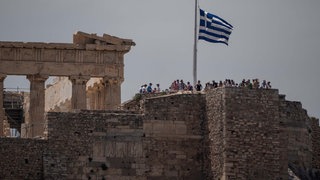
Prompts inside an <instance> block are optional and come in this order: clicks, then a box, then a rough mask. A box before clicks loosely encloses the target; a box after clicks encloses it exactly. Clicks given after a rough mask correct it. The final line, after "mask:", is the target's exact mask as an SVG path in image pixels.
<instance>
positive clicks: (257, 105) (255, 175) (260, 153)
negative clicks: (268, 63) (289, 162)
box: [207, 88, 286, 179]
mask: <svg viewBox="0 0 320 180" xmlns="http://www.w3.org/2000/svg"><path fill="white" fill-rule="evenodd" d="M207 104H208V105H207V111H208V121H209V124H210V125H209V129H210V135H209V137H210V139H211V144H212V146H211V147H212V149H211V153H212V155H211V160H212V165H213V166H212V170H213V172H214V179H219V178H221V179H277V178H284V179H286V177H285V174H286V172H281V171H280V170H281V169H284V168H283V167H281V165H282V164H281V163H279V160H280V155H281V152H282V151H285V149H284V148H283V147H281V146H280V138H279V136H280V131H279V130H280V125H279V124H280V118H279V94H278V91H277V90H260V89H258V90H250V89H244V88H222V89H215V90H213V91H211V92H208V93H207ZM211 121H212V123H211ZM211 129H213V131H211Z"/></svg>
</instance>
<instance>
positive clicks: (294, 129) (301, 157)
mask: <svg viewBox="0 0 320 180" xmlns="http://www.w3.org/2000/svg"><path fill="white" fill-rule="evenodd" d="M132 45H134V43H133V42H132V41H131V40H125V39H120V38H116V37H111V36H109V35H103V36H102V37H99V36H96V35H94V34H85V33H81V32H78V33H77V34H75V36H74V43H73V44H46V43H40V44H39V43H11V42H1V43H0V65H1V66H0V73H1V76H0V77H1V79H0V80H1V81H0V86H1V90H2V89H3V80H4V79H5V77H6V75H11V74H19V75H22V74H23V75H27V78H28V79H29V80H30V84H31V85H30V96H29V98H30V100H29V102H30V103H29V106H30V107H29V108H26V109H29V110H27V111H28V112H29V115H30V117H28V118H27V119H28V120H26V122H25V126H30V127H32V128H29V129H28V128H25V129H28V132H26V133H25V134H27V136H25V137H26V138H11V137H0V179H1V180H2V179H4V180H12V179H14V180H24V179H41V180H42V179H69V180H78V179H81V180H88V179H98V180H106V179H112V180H162V179H169V180H176V179H177V180H178V179H179V180H180V179H185V180H211V179H214V180H270V179H271V180H281V179H282V180H286V179H308V180H311V179H320V141H319V139H320V127H319V120H318V119H317V118H314V117H309V116H308V114H307V111H306V110H305V109H303V107H302V104H301V103H300V102H295V101H288V100H286V99H285V95H282V94H279V91H278V90H277V89H259V88H253V89H250V88H244V87H218V88H214V89H210V90H207V91H204V92H184V93H173V94H164V93H158V94H139V95H138V96H137V97H139V98H134V99H132V100H131V101H130V102H127V103H124V104H122V105H121V109H118V108H116V107H118V106H119V105H120V85H121V82H122V81H123V80H124V77H123V55H124V53H126V52H128V51H129V50H130V47H131V46H132ZM49 76H58V78H56V80H55V81H54V82H53V84H52V85H49V86H48V87H47V88H46V92H45V90H44V88H45V87H44V82H45V80H46V79H47V78H48V77H49ZM70 87H71V91H69V90H70ZM58 90H60V92H59V91H58ZM57 97H58V98H57ZM61 97H62V98H61ZM0 98H1V100H3V93H0ZM45 99H47V101H50V102H45ZM0 102H1V104H0V105H1V109H3V107H4V105H3V101H0ZM45 111H48V112H47V113H45V114H44V112H45ZM0 112H1V116H2V118H3V117H5V113H6V112H5V111H0ZM3 119H6V118H3ZM4 122H7V121H4ZM1 124H2V125H1V128H2V130H3V128H4V127H5V128H6V127H7V125H5V123H1ZM17 127H19V126H17ZM22 128H23V127H22ZM3 132H5V131H3ZM2 135H3V133H2ZM37 136H41V137H42V138H34V137H37Z"/></svg>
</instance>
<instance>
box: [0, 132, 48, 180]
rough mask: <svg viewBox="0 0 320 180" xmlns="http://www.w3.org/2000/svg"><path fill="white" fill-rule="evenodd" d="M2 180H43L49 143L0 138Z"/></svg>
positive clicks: (0, 175)
mask: <svg viewBox="0 0 320 180" xmlns="http://www.w3.org/2000/svg"><path fill="white" fill-rule="evenodd" d="M0 144H1V145H0V161H1V163H0V179H2V180H6V179H10V180H11V179H14V180H19V179H43V157H44V154H45V153H44V152H45V151H46V148H47V144H48V143H47V141H45V140H35V139H17V138H0Z"/></svg>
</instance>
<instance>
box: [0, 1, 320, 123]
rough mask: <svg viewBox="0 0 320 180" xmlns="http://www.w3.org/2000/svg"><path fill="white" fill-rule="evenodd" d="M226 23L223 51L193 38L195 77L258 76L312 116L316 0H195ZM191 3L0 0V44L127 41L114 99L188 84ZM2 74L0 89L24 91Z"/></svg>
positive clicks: (318, 50) (318, 40)
mask: <svg viewBox="0 0 320 180" xmlns="http://www.w3.org/2000/svg"><path fill="white" fill-rule="evenodd" d="M200 7H201V8H202V9H204V10H206V11H208V12H210V13H214V14H216V15H219V16H220V17H222V18H224V19H225V20H227V21H228V22H229V23H231V24H232V25H233V26H234V31H233V33H232V34H231V37H230V41H229V46H225V45H223V44H211V43H207V42H205V41H199V44H198V79H200V80H201V81H202V82H203V84H204V83H205V82H207V81H211V80H224V79H226V78H231V79H234V80H235V81H236V82H239V81H241V80H242V79H243V78H245V79H252V78H259V79H260V80H263V79H266V80H269V81H271V84H272V86H273V87H274V88H277V89H279V91H280V93H281V94H285V95H287V96H286V99H288V100H292V101H301V102H302V104H303V107H304V108H305V109H307V110H308V114H309V115H311V116H316V117H318V118H319V117H320V110H319V107H320V94H319V89H320V80H319V76H320V71H319V70H318V68H319V67H320V60H319V57H320V35H319V33H320V23H319V19H320V11H319V9H320V1H319V0H305V1H302V0H268V1H266V0H242V1H239V0H200ZM193 26H194V1H193V0H161V1H160V0H158V1H156V0H136V1H133V0H90V1H89V0H55V1H51V0H28V1H26V0H0V41H26V42H27V41H32V42H36V41H40V42H66V43H71V42H72V34H73V33H74V32H76V31H84V32H87V33H97V34H98V35H102V34H103V33H107V34H110V35H114V36H118V37H122V38H130V39H133V40H134V41H135V42H136V44H137V45H136V46H135V47H133V48H132V50H131V51H130V52H129V53H128V54H126V56H125V82H124V83H123V85H122V101H125V100H128V99H130V98H131V97H133V96H134V94H135V93H136V92H137V91H138V89H139V86H140V85H141V84H145V83H149V82H152V83H153V84H156V83H160V85H161V88H162V89H165V88H168V86H169V85H170V83H171V82H172V81H173V80H174V79H184V81H190V82H192V50H193ZM24 79H25V78H24V77H23V78H16V77H9V78H7V79H6V81H5V86H6V87H17V86H19V87H28V86H29V84H28V82H27V81H26V80H24Z"/></svg>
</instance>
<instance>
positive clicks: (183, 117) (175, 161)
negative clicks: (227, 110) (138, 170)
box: [143, 94, 210, 180]
mask: <svg viewBox="0 0 320 180" xmlns="http://www.w3.org/2000/svg"><path fill="white" fill-rule="evenodd" d="M144 109H145V112H144V113H145V114H144V122H143V129H144V132H145V136H146V138H145V142H146V145H147V147H148V148H147V149H146V157H148V161H147V162H148V166H150V171H148V172H147V173H146V175H147V177H148V178H150V179H190V180H191V179H193V180H194V179H208V178H207V176H208V174H210V173H209V171H210V170H209V169H207V164H206V163H207V162H206V160H207V159H206V153H207V151H206V150H207V149H206V147H207V144H206V141H205V139H204V135H205V133H206V132H207V130H206V127H205V123H206V117H205V96H204V95H201V94H181V95H179V94H176V95H167V96H162V97H154V98H150V99H146V100H145V104H144Z"/></svg>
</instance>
